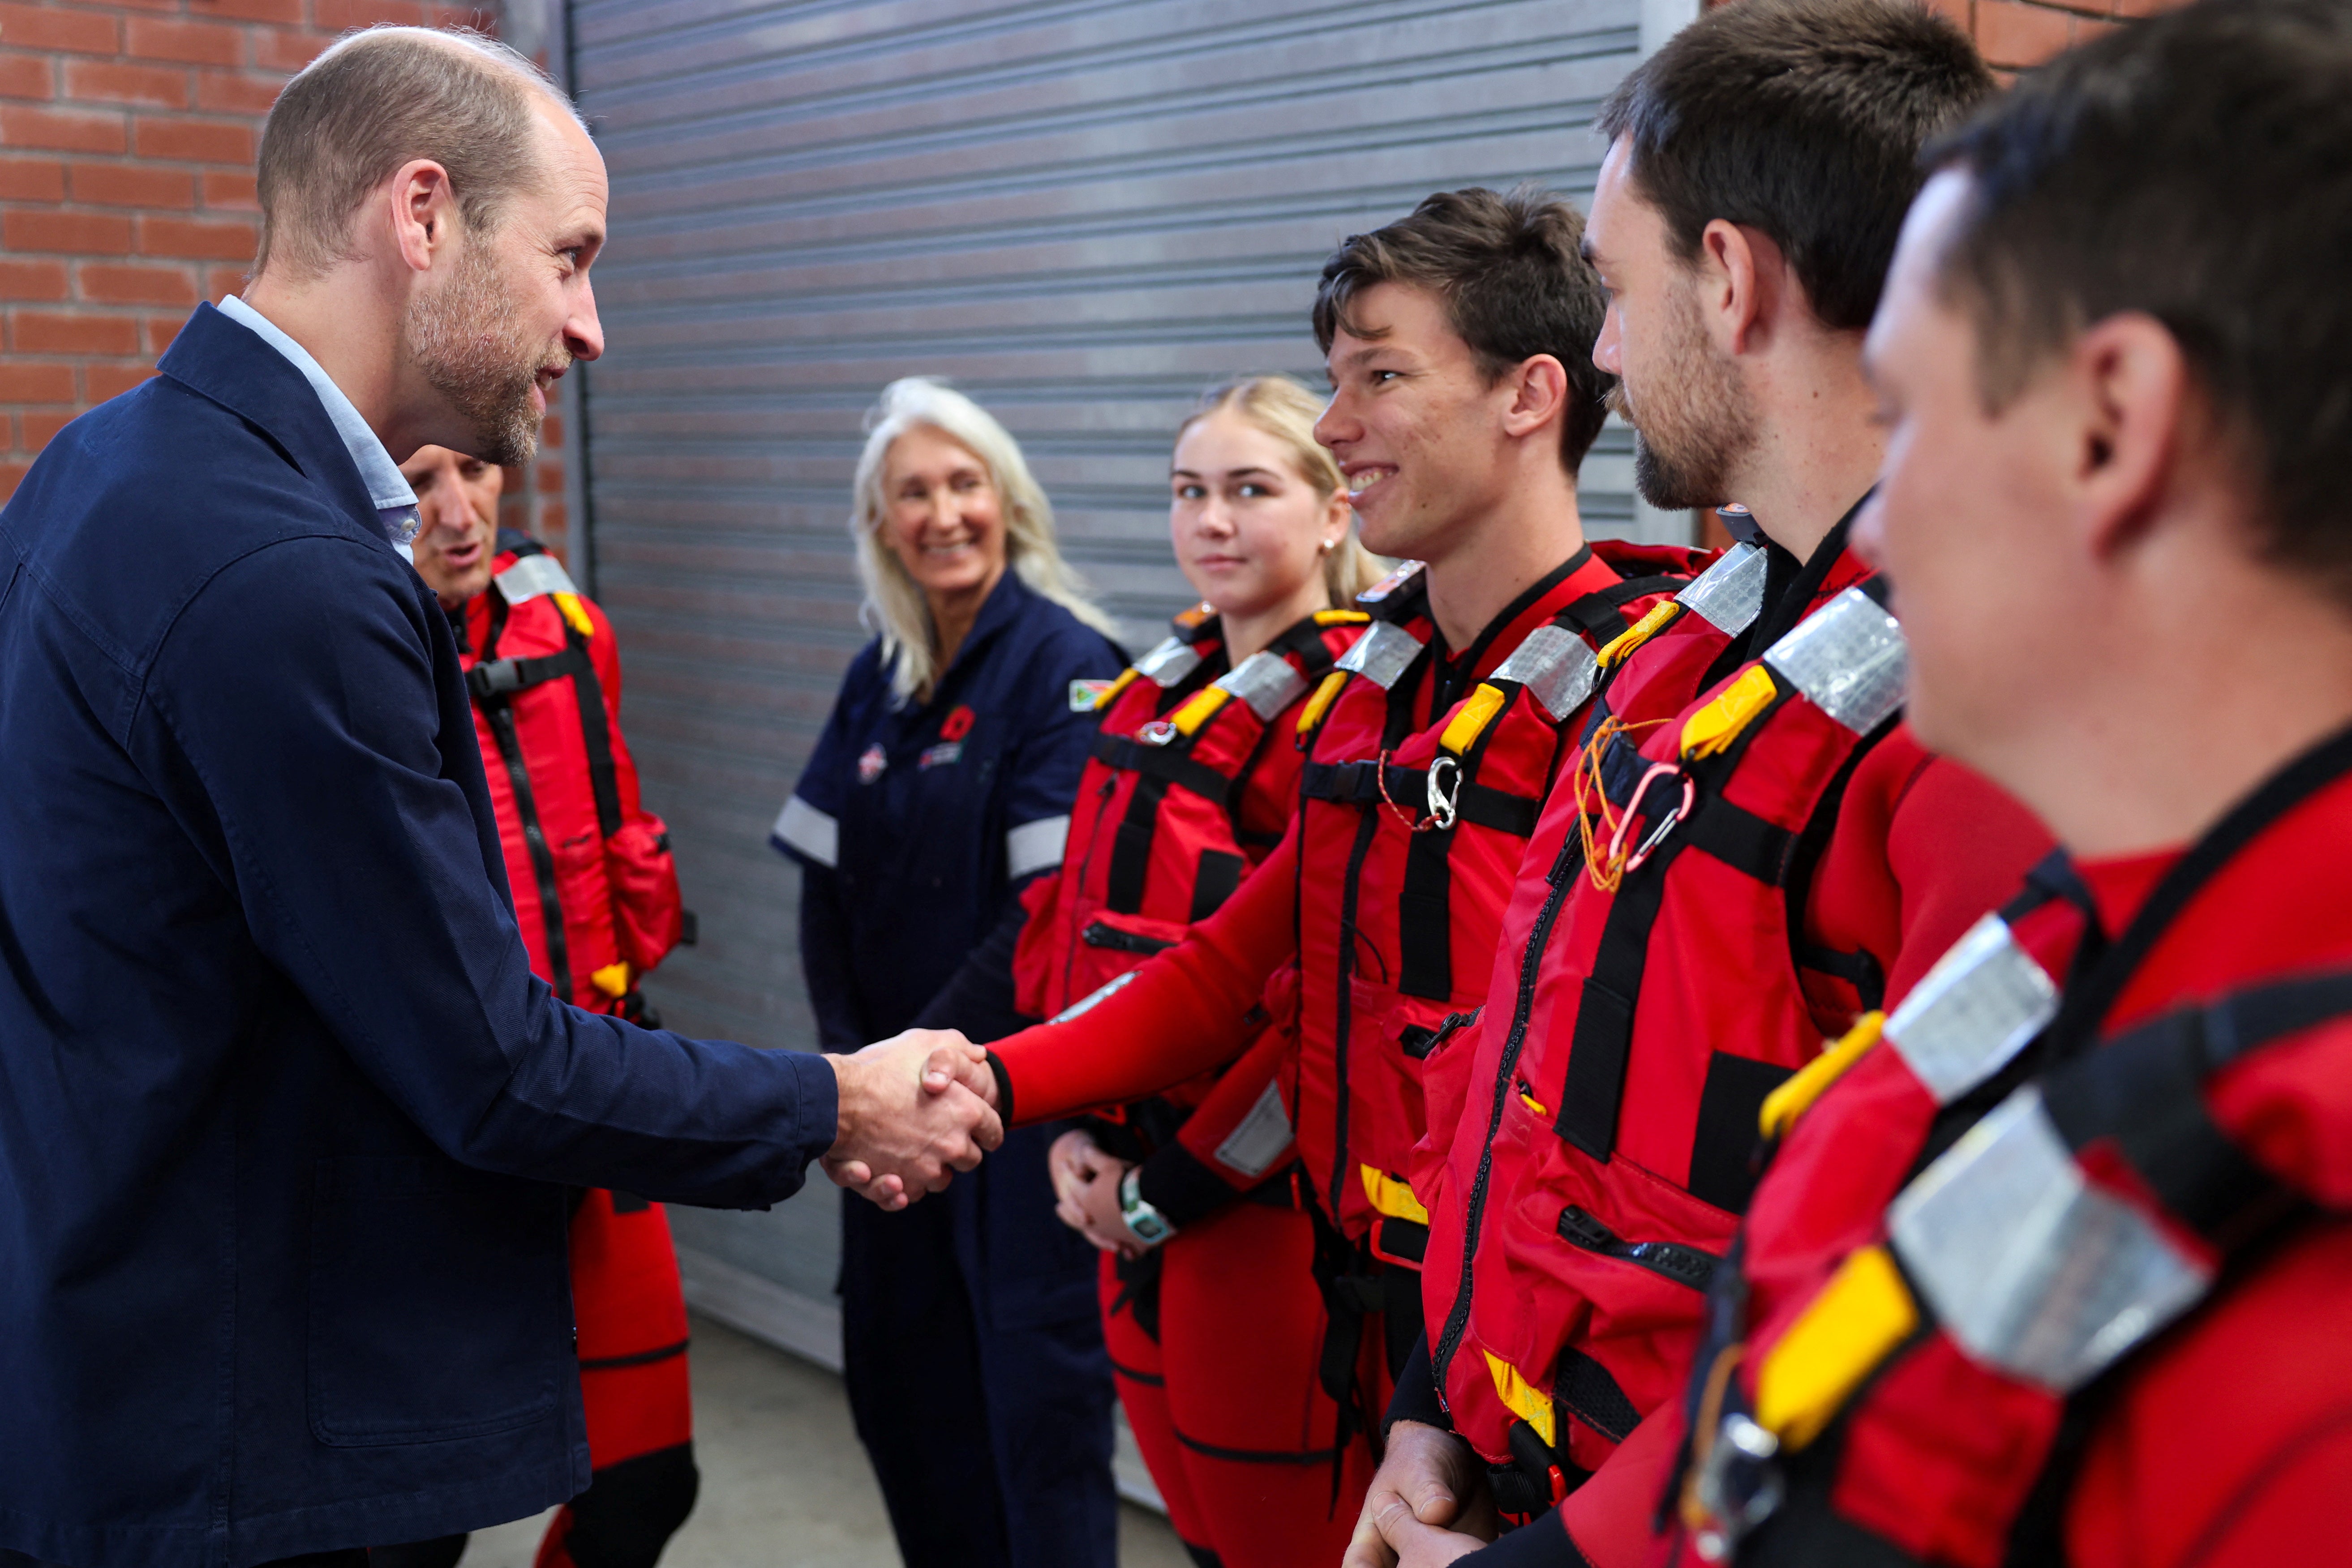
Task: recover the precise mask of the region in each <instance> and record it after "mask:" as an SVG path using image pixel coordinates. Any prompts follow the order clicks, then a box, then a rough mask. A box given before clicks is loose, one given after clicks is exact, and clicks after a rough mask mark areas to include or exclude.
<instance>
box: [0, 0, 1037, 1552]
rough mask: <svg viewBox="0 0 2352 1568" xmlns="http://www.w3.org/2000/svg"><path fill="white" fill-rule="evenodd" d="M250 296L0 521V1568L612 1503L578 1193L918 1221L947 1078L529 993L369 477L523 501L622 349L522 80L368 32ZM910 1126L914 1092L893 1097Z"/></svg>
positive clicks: (422, 626) (903, 1098) (574, 127)
mask: <svg viewBox="0 0 2352 1568" xmlns="http://www.w3.org/2000/svg"><path fill="white" fill-rule="evenodd" d="M260 197H261V205H262V214H263V218H262V233H261V250H260V256H259V257H258V260H257V266H256V269H255V277H254V278H253V280H252V283H251V286H250V287H248V288H247V290H246V293H245V297H244V298H239V299H230V300H227V301H225V302H224V303H223V305H222V306H221V308H218V309H215V308H212V307H209V306H205V307H201V308H198V310H197V311H196V313H195V315H194V317H193V318H191V319H190V320H189V321H188V323H187V325H186V326H185V327H184V328H183V329H181V331H180V334H179V336H178V338H177V339H176V340H174V342H173V347H172V350H171V351H170V352H169V353H168V354H166V355H165V356H164V357H163V362H162V366H161V369H162V371H163V374H162V376H160V377H159V378H157V379H156V380H153V381H151V382H147V383H146V384H145V385H143V386H142V387H140V388H139V389H137V390H136V391H134V392H130V393H127V394H125V395H124V396H122V397H121V398H118V399H115V400H114V401H113V402H110V403H108V404H106V405H104V406H103V407H100V408H99V409H96V410H93V411H92V412H90V413H87V414H85V415H83V416H82V417H81V418H80V419H79V420H76V421H75V422H74V423H72V424H71V425H69V426H68V427H67V429H66V430H65V431H64V432H63V433H62V434H60V435H59V436H58V439H57V440H56V441H55V442H53V443H52V444H51V445H50V446H49V448H48V450H47V452H45V453H44V454H43V455H42V456H41V458H40V460H39V461H38V462H37V463H36V464H35V465H34V466H33V469H32V471H31V473H30V474H29V475H27V476H26V480H25V483H24V485H23V486H22V487H21V488H20V489H19V490H18V492H17V493H16V497H15V499H14V500H12V501H11V502H10V504H9V506H8V507H7V508H6V510H5V511H0V1568H24V1565H25V1564H26V1563H60V1564H71V1565H73V1568H116V1565H121V1568H130V1565H131V1564H137V1565H138V1568H199V1565H202V1568H247V1565H248V1564H253V1563H272V1562H276V1563H286V1562H294V1563H305V1564H320V1565H333V1568H346V1565H349V1568H358V1565H360V1564H363V1563H364V1562H365V1558H366V1554H365V1552H364V1551H363V1550H362V1549H361V1545H360V1543H362V1542H369V1541H418V1540H425V1539H430V1538H434V1537H438V1536H445V1535H448V1534H451V1533H454V1532H456V1531H463V1530H467V1529H471V1528H474V1527H477V1526H480V1525H486V1524H489V1523H493V1522H496V1521H500V1520H509V1519H514V1518H518V1517H520V1516H523V1515H526V1514H530V1513H534V1512H537V1511H540V1510H541V1509H543V1508H545V1507H547V1506H549V1505H550V1504H551V1503H557V1502H561V1501H562V1500H565V1499H567V1498H570V1497H572V1496H573V1495H574V1494H576V1493H578V1492H580V1491H581V1490H583V1488H585V1487H586V1486H587V1484H588V1480H589V1449H588V1444H587V1441H586V1432H585V1429H584V1424H583V1416H582V1407H581V1396H580V1380H579V1372H578V1364H577V1361H576V1359H575V1354H574V1339H573V1331H572V1321H573V1320H572V1303H571V1301H570V1293H569V1291H568V1290H567V1289H566V1282H565V1266H564V1265H565V1260H564V1225H565V1219H566V1194H565V1186H564V1185H559V1184H568V1185H569V1186H581V1187H604V1188H618V1189H621V1190H623V1191H625V1192H631V1193H637V1194H642V1195H644V1196H645V1197H649V1198H654V1199H660V1200H670V1201H679V1202H688V1203H698V1204H706V1205H714V1206H722V1207H762V1206H765V1205H767V1204H770V1203H773V1202H775V1201H776V1200H778V1199H780V1198H782V1197H786V1196H788V1195H790V1194H791V1193H793V1191H794V1190H796V1189H797V1188H798V1187H799V1186H800V1185H801V1179H802V1173H803V1169H804V1167H805V1166H806V1165H807V1163H808V1162H809V1161H810V1160H812V1159H815V1158H817V1157H819V1156H823V1155H830V1156H831V1157H832V1159H833V1161H834V1162H835V1164H836V1165H837V1166H839V1167H840V1168H842V1169H843V1170H845V1171H846V1172H854V1174H855V1176H856V1179H857V1180H858V1182H859V1185H860V1186H864V1187H866V1190H867V1191H868V1192H869V1193H870V1194H872V1195H873V1196H876V1197H879V1198H881V1199H882V1200H884V1201H886V1202H888V1203H891V1204H894V1205H896V1204H899V1203H903V1202H905V1201H907V1200H908V1198H909V1197H911V1196H912V1195H913V1194H914V1192H916V1191H917V1190H920V1189H931V1188H936V1187H938V1186H941V1185H944V1183H945V1181H946V1180H947V1178H948V1175H949V1172H950V1169H951V1168H960V1169H968V1168H970V1167H971V1165H972V1164H974V1163H976V1162H977V1160H978V1158H979V1152H980V1149H981V1147H982V1146H988V1147H992V1146H994V1145H995V1143H996V1142H997V1140H998V1138H999V1137H1000V1136H1001V1131H1000V1129H999V1128H998V1126H997V1124H996V1120H995V1117H994V1115H993V1113H991V1112H989V1111H988V1109H987V1107H986V1106H985V1104H984V1103H982V1100H981V1099H979V1098H978V1097H976V1096H975V1095H973V1094H972V1093H971V1092H969V1091H968V1090H967V1089H965V1088H963V1087H961V1086H959V1085H958V1084H957V1083H956V1082H952V1080H953V1078H954V1075H955V1073H956V1071H957V1069H958V1068H959V1066H961V1068H963V1069H965V1070H967V1071H970V1072H971V1073H972V1074H974V1075H976V1078H977V1081H978V1082H980V1083H981V1084H982V1087H984V1088H985V1087H987V1086H988V1077H987V1072H986V1070H985V1068H984V1067H982V1066H981V1065H980V1064H979V1062H978V1061H977V1060H976V1053H974V1055H973V1056H967V1057H963V1058H961V1059H958V1060H950V1059H949V1057H947V1056H944V1055H941V1056H933V1055H930V1054H929V1053H928V1052H927V1051H926V1049H925V1047H924V1046H922V1045H920V1044H914V1043H909V1042H901V1043H899V1044H898V1045H896V1046H885V1047H883V1048H881V1049H880V1050H879V1051H873V1052H867V1053H864V1054H861V1055H860V1056H858V1057H854V1058H836V1057H822V1056H816V1055H799V1054H794V1053H791V1052H783V1051H774V1052H770V1051H753V1050H750V1049H747V1048H745V1047H743V1046H740V1045H734V1044H730V1043H726V1042H711V1041H697V1040H685V1039H681V1038H679V1037H678V1036H676V1035H672V1034H666V1033H662V1032H660V1031H657V1030H645V1029H640V1028H637V1027H635V1026H634V1025H632V1024H630V1023H628V1022H626V1021H625V1020H623V1019H620V1018H618V1017H615V1016H613V1015H611V1014H606V1013H597V1012H589V1011H584V1010H583V1009H578V1008H575V1007H573V1006H572V1005H571V1004H570V1003H569V1002H566V1001H564V1000H562V999H559V998H556V997H555V996H553V995H552V994H551V992H550V990H549V988H548V987H547V985H546V983H545V982H543V981H542V980H540V979H538V978H537V977H533V976H532V974H531V973H530V956H529V954H528V952H527V951H526V949H525V946H524V944H523V941H522V939H521V936H520V934H519V932H518V931H517V928H516V925H515V919H514V915H513V914H512V912H511V910H510V907H509V901H508V899H507V896H506V894H507V885H506V879H505V868H504V865H503V863H502V856H501V853H500V849H499V828H498V821H497V818H496V815H495V813H494V811H493V809H492V804H491V800H490V796H489V792H488V788H487V786H486V784H485V781H484V774H483V768H482V760H481V755H480V752H479V750H478V747H477V746H476V744H475V737H474V721H473V716H472V713H471V712H470V709H469V705H468V702H467V686H466V681H465V678H464V674H463V673H462V672H461V670H460V667H459V663H458V655H457V644H456V643H455V641H454V639H453V638H452V636H451V633H450V628H449V622H448V618H447V617H446V615H445V614H444V613H443V612H442V611H441V608H440V606H439V605H438V604H437V603H436V601H435V597H434V593H433V591H432V590H431V589H430V588H428V587H427V586H426V585H425V583H424V582H423V581H421V580H419V579H418V578H417V576H416V574H415V571H414V570H411V568H410V565H409V563H408V562H407V560H405V559H403V554H402V553H401V547H403V546H404V545H405V543H406V540H407V538H408V536H409V535H410V533H411V532H412V531H413V530H414V528H415V520H416V519H415V497H414V495H413V494H412V493H411V491H410V489H409V486H408V485H407V484H406V483H405V482H404V480H403V479H402V477H401V474H400V470H399V468H398V466H397V463H398V461H399V460H400V459H403V458H405V457H407V456H409V455H411V454H412V453H414V452H415V451H416V450H417V449H418V448H419V447H421V446H425V445H427V444H433V445H440V446H446V447H450V448H453V449H455V450H457V451H460V452H463V453H467V454H470V455H474V456H477V457H480V458H483V459H485V460H488V461H490V462H497V463H506V462H516V461H521V460H524V459H527V458H529V457H530V455H532V453H533V450H534V448H535V446H536V437H537V431H538V425H539V421H540V418H541V415H542V414H543V413H544V412H545V409H546V394H547V390H548V388H549V387H551V385H552V384H553V383H554V382H555V380H556V378H557V377H559V376H560V375H562V373H563V372H564V371H565V369H566V368H567V367H569V366H570V365H571V363H572V361H574V360H583V359H594V358H595V357H596V356H597V354H598V353H599V352H600V351H601V350H602V348H603V334H602V331H601V329H600V328H599V327H598V325H597V320H596V309H595V300H594V297H593V294H592V293H591V292H590V289H589V286H588V268H589V266H590V264H591V263H592V262H593V259H594V257H595V254H596V251H597V248H598V247H599V246H600V245H601V244H602V243H603V240H604V210H605V199H606V186H605V179H604V164H603V162H602V160H601V159H600V158H599V157H598V156H597V153H596V150H595V147H594V145H593V143H592V142H591V141H589V139H588V136H587V134H586V132H585V131H584V130H583V128H582V127H581V124H580V122H579V120H578V118H577V116H576V115H575V114H574V113H573V112H572V109H571V106H570V105H569V104H568V103H566V102H565V101H564V100H563V99H562V97H561V96H560V95H559V94H557V93H556V92H555V90H554V89H552V88H551V86H549V84H548V83H547V82H546V80H545V78H542V77H541V76H540V75H539V74H538V73H537V72H536V71H534V70H533V69H532V68H531V67H530V65H529V64H528V62H526V61H524V60H523V59H522V58H521V57H520V56H519V55H516V54H514V53H513V52H512V51H510V50H508V49H505V48H503V47H500V46H498V45H495V44H491V43H489V42H488V41H487V40H484V39H481V38H478V37H473V36H471V35H461V34H452V33H435V32H428V31H425V30H423V29H414V28H387V29H380V30H376V31H373V32H366V33H361V34H358V35H355V36H353V37H350V38H348V39H346V40H344V41H343V42H342V43H341V44H339V45H338V46H337V47H334V48H333V49H331V50H329V51H328V52H327V53H326V54H325V55H324V56H322V57H320V59H319V60H318V61H317V62H316V63H314V64H313V65H312V66H310V68H308V69H306V70H305V71H303V72H302V73H301V74H300V75H299V76H297V77H296V78H294V80H293V81H292V82H291V83H290V84H289V86H288V88H287V89H286V91H285V93H284V94H283V96H281V98H280V99H278V104H277V106H276V108H275V109H274V110H272V111H271V114H270V119H269V123H268V129H267V131H265V132H264V135H263V139H262V146H261V159H260ZM927 1079H928V1080H929V1081H930V1082H929V1087H930V1088H931V1089H932V1090H933V1092H930V1093H924V1092H920V1090H919V1087H918V1085H919V1083H924V1082H926V1080H927Z"/></svg>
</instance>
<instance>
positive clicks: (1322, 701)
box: [1298, 670, 1348, 735]
mask: <svg viewBox="0 0 2352 1568" xmlns="http://www.w3.org/2000/svg"><path fill="white" fill-rule="evenodd" d="M1347 684H1348V672H1347V671H1345V670H1334V671H1332V672H1331V673H1330V674H1328V675H1326V676H1324V677H1323V684H1322V685H1319V686H1318V687H1316V688H1315V695H1313V696H1311V697H1308V698H1307V706H1306V707H1305V708H1304V709H1303V710H1301V711H1300V713H1299V715H1298V733H1299V734H1300V735H1312V734H1314V733H1315V727H1316V726H1317V725H1318V724H1321V723H1322V722H1323V716H1324V715H1325V714H1327V713H1329V712H1330V711H1331V705H1332V704H1333V703H1335V702H1337V701H1339V688H1340V687H1341V686H1344V685H1347Z"/></svg>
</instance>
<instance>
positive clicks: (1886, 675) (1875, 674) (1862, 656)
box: [1764, 588, 1911, 735]
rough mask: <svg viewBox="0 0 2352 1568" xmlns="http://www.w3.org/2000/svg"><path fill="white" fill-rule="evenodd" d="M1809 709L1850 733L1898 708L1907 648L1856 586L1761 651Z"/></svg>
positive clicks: (1906, 674) (1862, 731) (1865, 729)
mask: <svg viewBox="0 0 2352 1568" xmlns="http://www.w3.org/2000/svg"><path fill="white" fill-rule="evenodd" d="M1764 662H1765V663H1766V664H1769V665H1771V666H1772V667H1773V668H1774V669H1776V670H1778V671H1780V674H1784V675H1786V676H1788V677H1789V680H1790V683H1791V684H1793V685H1795V686H1796V688H1797V689H1798V690H1799V691H1801V692H1802V693H1804V694H1805V695H1806V697H1807V698H1808V699H1810V700H1811V703H1812V705H1813V706H1815V707H1817V708H1819V709H1821V710H1822V712H1823V713H1825V714H1827V715H1829V716H1831V717H1832V718H1833V719H1835V720H1837V722H1838V723H1840V724H1842V725H1843V726H1845V727H1846V728H1848V729H1850V730H1852V731H1853V732H1854V734H1856V735H1867V734H1869V733H1870V732H1871V731H1872V730H1874V729H1875V728H1877V727H1878V726H1879V725H1880V724H1881V723H1882V722H1884V721H1885V718H1886V716H1888V715H1889V714H1891V713H1893V712H1894V711H1895V709H1897V708H1899V707H1901V706H1903V688H1904V685H1906V683H1907V682H1908V681H1909V680H1910V678H1911V649H1910V645H1909V644H1908V643H1905V642H1904V641H1903V628H1902V627H1901V626H1900V625H1898V624H1897V623H1896V622H1895V617H1894V616H1892V615H1889V614H1888V613H1886V612H1885V611H1884V610H1881V609H1880V608H1879V607H1878V603H1877V601H1875V600H1874V599H1872V598H1871V597H1870V595H1868V594H1867V593H1864V591H1862V590H1860V589H1859V588H1849V589H1847V590H1846V591H1844V592H1843V593H1841V594H1839V595H1838V596H1837V597H1836V598H1835V599H1832V600H1831V601H1829V602H1828V603H1827V604H1825V605H1823V606H1822V608H1820V609H1819V610H1816V611H1814V612H1812V613H1811V615H1809V616H1807V617H1806V618H1805V619H1804V620H1803V622H1801V623H1799V625H1798V627H1797V629H1796V630H1795V631H1793V632H1790V633H1789V634H1788V635H1787V636H1785V637H1783V638H1781V639H1780V641H1779V642H1777V643H1773V644H1772V645H1771V646H1770V647H1769V648H1767V649H1765V650H1764Z"/></svg>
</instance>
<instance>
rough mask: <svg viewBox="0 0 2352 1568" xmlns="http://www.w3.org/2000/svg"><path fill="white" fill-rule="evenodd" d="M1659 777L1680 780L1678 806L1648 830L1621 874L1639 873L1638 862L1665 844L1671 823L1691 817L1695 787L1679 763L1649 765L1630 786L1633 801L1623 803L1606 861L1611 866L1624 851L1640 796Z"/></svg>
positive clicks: (1696, 795)
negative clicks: (1681, 782) (1637, 871)
mask: <svg viewBox="0 0 2352 1568" xmlns="http://www.w3.org/2000/svg"><path fill="white" fill-rule="evenodd" d="M1661 778H1674V779H1681V780H1682V781H1683V799H1682V803H1681V804H1680V805H1678V806H1676V807H1675V809H1674V810H1673V811H1671V812H1670V813H1668V814H1667V815H1666V816H1665V817H1664V819H1663V820H1662V821H1660V822H1659V823H1658V825H1657V826H1656V827H1655V828H1653V829H1652V830H1651V831H1650V836H1649V837H1647V838H1645V839H1643V841H1642V842H1641V844H1640V846H1639V847H1638V848H1636V849H1635V850H1634V851H1633V854H1632V855H1631V856H1630V857H1629V858H1627V859H1626V861H1625V862H1624V863H1623V868H1622V870H1623V872H1632V871H1636V870H1639V869H1640V867H1641V864H1642V862H1643V861H1646V860H1648V859H1649V858H1650V856H1651V855H1652V854H1654V852H1656V851H1657V848H1658V846H1659V845H1660V844H1663V843H1664V842H1665V841H1666V835H1667V834H1668V833H1671V832H1673V831H1675V824H1676V823H1678V822H1680V821H1682V820H1683V819H1684V818H1685V817H1687V816H1689V815H1690V814H1691V808H1692V807H1693V806H1695V805H1696V804H1697V803H1698V786H1697V785H1696V784H1694V783H1692V782H1691V779H1690V776H1689V775H1688V774H1686V773H1685V772H1683V770H1682V766H1681V764H1679V763H1675V762H1657V763H1653V764H1652V765H1651V767H1650V770H1649V771H1648V772H1647V773H1644V774H1643V775H1642V781H1641V782H1640V783H1639V784H1636V785H1634V786H1633V799H1631V800H1627V801H1626V802H1625V810H1624V813H1623V814H1622V815H1621V816H1620V817H1619V818H1618V819H1617V827H1616V829H1615V831H1612V833H1611V834H1610V835H1609V860H1610V863H1611V864H1612V865H1613V864H1616V863H1617V857H1618V856H1620V855H1622V854H1623V853H1624V852H1625V834H1626V831H1627V830H1629V829H1631V828H1632V827H1633V819H1635V818H1636V817H1638V816H1640V815H1641V814H1642V799H1643V796H1645V795H1647V794H1649V792H1650V786H1651V785H1653V784H1654V783H1656V782H1657V781H1658V780H1659V779H1661ZM1620 874H1622V872H1621V873H1620Z"/></svg>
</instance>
